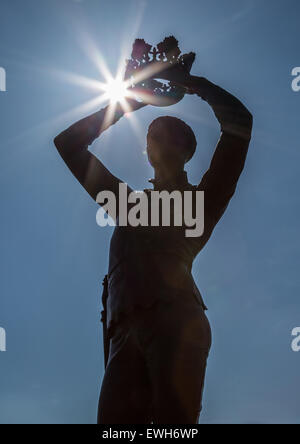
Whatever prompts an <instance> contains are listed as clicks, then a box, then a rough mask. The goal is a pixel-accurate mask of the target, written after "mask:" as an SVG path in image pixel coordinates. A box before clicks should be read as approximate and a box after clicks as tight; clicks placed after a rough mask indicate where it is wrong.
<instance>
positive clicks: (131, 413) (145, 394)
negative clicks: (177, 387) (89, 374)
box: [97, 323, 151, 424]
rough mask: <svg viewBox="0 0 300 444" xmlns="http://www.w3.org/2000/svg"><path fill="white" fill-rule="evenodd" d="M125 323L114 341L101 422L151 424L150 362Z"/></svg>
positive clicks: (101, 402) (103, 390)
mask: <svg viewBox="0 0 300 444" xmlns="http://www.w3.org/2000/svg"><path fill="white" fill-rule="evenodd" d="M123 324H124V325H123ZM123 324H122V323H120V324H118V325H117V326H116V329H115V332H114V334H113V337H112V338H111V343H110V353H109V358H108V362H107V366H106V370H105V374H104V378H103V381H102V386H101V392H100V398H99V405H98V420H97V422H98V424H150V423H151V418H150V405H151V392H150V383H149V379H148V374H147V369H146V363H145V360H144V358H143V356H142V355H141V353H140V351H139V350H138V348H137V347H136V344H135V340H134V337H133V335H132V334H131V332H130V328H128V326H126V325H125V323H123Z"/></svg>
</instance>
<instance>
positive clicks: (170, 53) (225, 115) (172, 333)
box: [54, 37, 252, 424]
mask: <svg viewBox="0 0 300 444" xmlns="http://www.w3.org/2000/svg"><path fill="white" fill-rule="evenodd" d="M194 57H195V55H194V53H191V54H190V55H183V56H180V51H179V48H178V44H177V40H176V39H175V38H174V37H169V38H166V39H165V40H164V41H163V42H162V43H160V44H158V45H157V47H152V46H150V45H149V44H147V43H145V41H144V40H142V39H138V40H136V41H135V44H134V46H133V52H132V57H131V59H130V60H128V61H127V69H126V73H125V77H126V78H127V79H128V78H129V77H130V78H132V82H133V89H134V90H135V91H137V94H138V95H140V98H139V99H137V100H136V99H135V98H132V97H130V98H127V99H126V100H127V104H128V107H129V109H130V111H129V112H136V111H137V110H139V109H142V108H143V107H145V106H152V105H154V106H167V105H170V104H174V103H178V101H180V100H182V99H183V97H184V95H185V94H190V95H194V96H196V97H200V98H201V99H202V100H204V101H206V102H207V103H208V104H209V105H210V106H211V108H212V110H213V112H214V114H215V116H216V118H217V120H218V122H219V123H220V130H221V135H220V138H219V141H218V143H217V146H216V148H215V151H214V154H213V156H212V160H211V163H210V166H209V168H208V170H207V171H206V173H205V174H204V175H203V177H202V179H201V180H200V181H199V183H198V184H196V185H193V184H190V183H189V181H188V177H187V173H186V171H185V170H184V166H185V164H186V163H187V162H188V161H189V160H190V159H191V158H192V156H193V154H194V152H195V149H196V145H197V141H196V137H195V134H194V132H193V130H192V128H191V127H190V126H189V125H188V124H186V123H185V122H184V121H182V120H181V119H178V118H176V117H171V116H163V117H158V118H156V119H155V120H154V121H153V122H152V123H151V124H150V125H149V128H148V133H147V137H146V141H147V156H148V160H149V162H150V164H151V166H152V167H153V169H154V178H153V179H151V180H149V182H150V183H151V184H152V186H153V189H148V188H145V190H144V192H146V193H152V192H154V191H159V192H161V191H167V192H169V193H171V192H173V191H174V190H175V191H178V192H179V193H181V195H183V196H184V192H185V191H192V193H196V192H197V191H199V190H200V191H203V192H204V195H205V197H204V221H205V223H204V232H203V234H202V235H201V236H199V237H194V238H189V237H185V235H184V231H185V230H184V228H185V227H182V226H163V225H162V224H161V221H159V222H160V223H159V224H158V225H157V226H137V227H133V226H121V225H120V224H119V214H116V215H115V218H116V220H115V222H116V226H115V229H114V233H113V236H112V239H111V243H110V255H109V266H108V272H107V274H106V275H105V278H104V281H103V285H104V287H103V294H102V297H103V299H102V302H103V310H102V322H103V333H104V335H103V339H104V353H105V374H104V378H103V381H102V386H101V392H100V398H99V406H98V420H97V422H98V424H151V423H153V424H197V423H198V421H199V417H200V411H201V409H202V393H203V387H204V380H205V373H206V363H207V358H208V355H209V351H210V348H211V328H210V323H209V321H208V318H207V316H206V314H205V311H206V310H207V307H206V305H205V303H204V301H203V299H202V296H201V293H200V291H199V289H198V288H197V286H196V284H195V281H194V279H193V276H192V265H193V261H194V259H195V257H196V256H197V255H198V253H199V252H200V251H201V250H202V249H203V247H204V246H205V245H206V243H207V241H208V240H209V238H210V236H211V234H212V232H213V230H214V228H215V226H216V225H217V223H218V222H219V220H220V219H221V217H222V216H223V214H224V212H225V210H226V208H227V206H228V204H229V202H230V200H231V197H232V196H233V194H234V192H235V190H236V186H237V182H238V179H239V177H240V174H241V172H242V170H243V168H244V163H245V159H246V156H247V152H248V147H249V143H250V140H251V131H252V115H251V113H250V112H249V110H248V109H247V108H246V107H245V106H244V105H243V104H242V103H241V102H240V101H239V100H238V99H237V98H235V97H234V96H233V95H232V94H230V93H229V92H227V91H225V90H224V89H222V88H221V87H219V86H217V85H215V84H214V83H212V82H211V81H209V80H208V79H206V78H204V77H199V76H195V75H191V74H190V69H191V66H192V63H193V61H194ZM156 69H157V70H156ZM160 80H164V81H167V82H169V83H168V84H167V85H164V84H162V82H161V81H160ZM109 112H111V110H110V111H109V106H106V107H104V108H102V109H101V110H99V111H97V112H96V113H94V114H92V115H90V116H88V117H85V118H83V119H81V120H80V121H78V122H76V123H74V124H73V125H71V126H70V127H69V128H67V129H66V130H65V131H63V132H62V133H61V134H59V135H58V136H57V137H56V138H55V139H54V143H55V146H56V148H57V150H58V152H59V154H60V156H61V157H62V159H63V160H64V162H65V163H66V165H67V166H68V168H69V169H70V170H71V172H72V173H73V175H74V176H75V177H76V179H77V180H78V181H79V183H80V184H81V185H82V186H83V187H84V188H85V189H86V191H87V192H88V194H89V195H90V196H91V197H92V199H93V200H94V201H95V202H97V195H98V193H99V192H101V191H105V190H108V191H111V192H113V193H114V195H115V196H116V198H117V199H120V198H121V197H120V196H119V194H118V189H119V184H120V183H122V180H121V179H119V178H117V177H115V176H114V175H113V174H112V173H111V172H110V171H109V170H108V169H107V168H106V167H105V166H104V165H103V163H102V162H101V161H100V160H99V159H98V158H97V157H95V156H94V155H93V154H92V153H91V152H90V151H89V150H88V147H89V145H91V144H92V143H93V141H94V140H95V139H96V138H97V137H99V136H100V135H101V133H102V132H103V131H105V130H106V129H107V128H108V127H110V126H111V125H114V124H116V122H117V121H118V120H119V119H120V118H122V116H123V115H124V114H125V111H124V109H123V108H122V106H121V105H118V106H116V108H115V110H114V113H113V115H112V116H111V118H110V120H109V119H108V118H107V116H108V113H109ZM126 112H128V111H126ZM120 143H122V141H120ZM132 166H133V168H134V159H133V160H132ZM132 191H133V190H132V189H131V188H130V187H128V193H130V192H132ZM149 201H150V200H149ZM189 205H194V201H191V202H190V203H189ZM193 208H194V207H193ZM224 254H226V252H224Z"/></svg>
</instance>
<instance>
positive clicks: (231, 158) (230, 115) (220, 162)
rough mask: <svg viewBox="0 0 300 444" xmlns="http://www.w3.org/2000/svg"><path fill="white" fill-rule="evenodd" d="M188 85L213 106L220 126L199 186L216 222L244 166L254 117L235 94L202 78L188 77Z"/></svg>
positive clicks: (208, 209) (191, 90)
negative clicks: (215, 143) (213, 150)
mask: <svg viewBox="0 0 300 444" xmlns="http://www.w3.org/2000/svg"><path fill="white" fill-rule="evenodd" d="M187 87H188V92H189V93H192V94H197V95H198V96H200V97H201V98H202V99H203V100H205V101H206V102H207V103H208V104H209V105H210V106H211V107H212V109H213V111H214V114H215V116H216V118H217V119H218V121H219V123H220V126H221V135H220V138H219V141H218V143H217V146H216V148H215V152H214V154H213V157H212V160H211V163H210V166H209V169H208V170H207V171H206V173H205V174H204V176H203V178H202V180H201V182H200V184H199V186H198V188H199V190H203V191H204V201H205V202H206V204H205V208H206V210H207V211H209V212H210V216H211V217H212V218H213V219H214V222H215V223H216V222H217V221H218V220H219V219H220V217H221V216H222V215H223V213H224V211H225V209H226V208H227V205H228V203H229V201H230V199H231V197H232V196H233V194H234V192H235V189H236V185H237V182H238V179H239V177H240V174H241V172H242V170H243V168H244V164H245V160H246V156H247V153H248V147H249V143H250V140H251V133H252V125H253V118H252V114H251V113H250V112H249V110H248V109H247V108H246V107H245V106H244V105H243V104H242V103H241V102H240V101H239V100H238V99H237V98H236V97H234V96H233V95H232V94H230V93H228V92H227V91H225V90H224V89H222V88H220V87H219V86H217V85H215V84H213V83H212V82H210V81H208V80H207V79H205V78H203V77H195V76H190V80H189V82H188V84H187Z"/></svg>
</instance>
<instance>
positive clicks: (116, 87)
mask: <svg viewBox="0 0 300 444" xmlns="http://www.w3.org/2000/svg"><path fill="white" fill-rule="evenodd" d="M104 92H105V95H106V97H107V98H108V99H109V101H110V102H112V103H117V102H120V103H122V102H123V101H124V99H125V98H126V97H129V95H130V93H129V91H128V84H127V83H126V82H124V81H123V80H122V79H121V78H119V77H116V78H115V79H114V78H112V79H110V80H109V81H108V82H107V83H106V84H105V85H104Z"/></svg>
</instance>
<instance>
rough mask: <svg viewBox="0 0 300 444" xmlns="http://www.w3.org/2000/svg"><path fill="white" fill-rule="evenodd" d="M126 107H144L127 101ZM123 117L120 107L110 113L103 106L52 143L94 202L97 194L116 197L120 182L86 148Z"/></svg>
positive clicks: (109, 110)
mask: <svg viewBox="0 0 300 444" xmlns="http://www.w3.org/2000/svg"><path fill="white" fill-rule="evenodd" d="M128 104H129V105H130V111H134V110H137V109H139V108H141V107H142V106H144V104H140V103H139V102H136V101H134V100H130V103H128ZM123 115H124V111H123V109H122V108H121V106H117V107H116V109H115V111H114V112H113V113H112V112H111V109H109V106H106V107H105V108H103V109H101V110H100V111H98V112H96V113H94V114H91V115H90V116H88V117H85V118H83V119H81V120H79V121H78V122H76V123H74V124H73V125H71V126H70V127H69V128H67V129H66V130H65V131H63V132H62V133H60V134H59V135H58V136H56V137H55V139H54V144H55V146H56V148H57V150H58V152H59V154H60V156H61V157H62V159H63V160H64V162H65V163H66V165H67V166H68V168H69V169H70V171H71V172H72V173H73V175H74V176H75V177H76V179H77V180H78V181H79V182H80V183H81V185H82V186H83V187H84V188H85V189H86V191H87V192H88V193H89V195H90V196H91V197H92V198H93V199H94V200H96V198H97V195H98V193H99V192H100V191H112V192H114V193H115V195H116V196H118V190H119V183H120V182H122V181H121V180H120V179H118V178H117V177H116V176H114V175H113V174H112V173H111V172H110V171H109V170H108V169H107V168H106V167H105V166H104V165H103V163H102V162H101V161H100V160H99V159H98V158H97V157H95V156H94V155H93V154H92V153H91V152H90V151H89V150H88V147H89V145H91V144H92V142H93V141H94V140H95V139H96V138H97V137H99V136H100V134H101V133H102V132H103V131H105V130H106V129H107V128H109V127H110V126H111V125H113V124H114V123H116V122H117V121H118V120H119V119H120V118H121V117H122V116H123ZM128 191H129V192H130V191H131V190H130V189H129V190H128Z"/></svg>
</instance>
